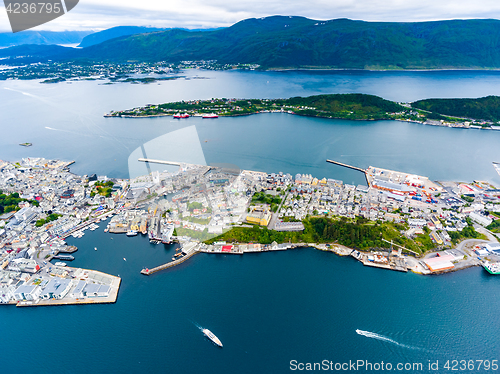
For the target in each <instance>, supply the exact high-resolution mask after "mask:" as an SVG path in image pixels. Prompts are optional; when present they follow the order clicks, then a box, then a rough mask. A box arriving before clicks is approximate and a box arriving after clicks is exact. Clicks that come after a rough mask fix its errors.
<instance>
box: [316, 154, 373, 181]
mask: <svg viewBox="0 0 500 374" xmlns="http://www.w3.org/2000/svg"><path fill="white" fill-rule="evenodd" d="M326 162H329V163H331V164H334V165H338V166H342V167H344V168H348V169H352V170H356V171H360V172H362V173H363V174H364V175H365V179H366V183H367V184H368V186H370V182H369V180H368V176H367V175H366V170H365V169H361V168H358V167H357V166H352V165H347V164H344V163H343V162H338V161H334V160H328V159H327V160H326Z"/></svg>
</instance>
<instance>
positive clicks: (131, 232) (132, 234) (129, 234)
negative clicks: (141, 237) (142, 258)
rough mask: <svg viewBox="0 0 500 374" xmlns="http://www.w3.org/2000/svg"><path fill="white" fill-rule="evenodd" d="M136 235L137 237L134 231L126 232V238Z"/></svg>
mask: <svg viewBox="0 0 500 374" xmlns="http://www.w3.org/2000/svg"><path fill="white" fill-rule="evenodd" d="M136 235H137V231H135V230H129V231H127V236H136Z"/></svg>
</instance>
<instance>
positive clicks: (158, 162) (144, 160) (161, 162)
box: [137, 157, 181, 166]
mask: <svg viewBox="0 0 500 374" xmlns="http://www.w3.org/2000/svg"><path fill="white" fill-rule="evenodd" d="M137 161H141V162H150V163H152V164H163V165H174V166H181V163H180V162H175V161H163V160H154V159H152V158H143V157H141V158H139V159H138V160H137Z"/></svg>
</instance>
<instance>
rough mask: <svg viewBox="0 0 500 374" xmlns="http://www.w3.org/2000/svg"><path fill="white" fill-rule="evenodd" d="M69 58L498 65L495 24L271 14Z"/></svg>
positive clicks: (111, 44)
mask: <svg viewBox="0 0 500 374" xmlns="http://www.w3.org/2000/svg"><path fill="white" fill-rule="evenodd" d="M75 57H77V58H86V59H96V60H97V59H100V60H110V61H127V60H136V61H158V60H165V61H171V62H176V61H181V60H218V61H219V62H221V63H257V64H260V65H262V66H264V67H266V68H310V67H322V68H334V69H475V68H500V21H498V20H453V21H435V22H415V23H390V22H364V21H352V20H349V19H336V20H331V21H315V20H311V19H307V18H304V17H282V16H273V17H267V18H263V19H255V18H251V19H247V20H244V21H241V22H238V23H236V24H234V25H233V26H231V27H228V28H225V29H222V30H216V31H210V32H203V33H201V32H187V31H182V30H179V29H174V30H170V31H163V32H154V33H149V34H139V35H133V36H130V37H126V38H121V39H117V40H110V41H107V42H105V43H101V44H98V45H95V46H92V47H89V48H85V49H84V50H83V51H81V53H80V54H79V55H78V56H75Z"/></svg>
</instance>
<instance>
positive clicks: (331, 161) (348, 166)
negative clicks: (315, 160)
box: [326, 159, 366, 173]
mask: <svg viewBox="0 0 500 374" xmlns="http://www.w3.org/2000/svg"><path fill="white" fill-rule="evenodd" d="M326 162H329V163H331V164H335V165H339V166H343V167H345V168H348V169H353V170H357V171H360V172H362V173H365V172H366V170H365V169H361V168H358V167H357V166H352V165H347V164H344V163H342V162H338V161H333V160H328V159H327V160H326Z"/></svg>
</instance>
